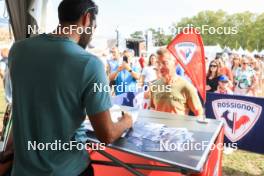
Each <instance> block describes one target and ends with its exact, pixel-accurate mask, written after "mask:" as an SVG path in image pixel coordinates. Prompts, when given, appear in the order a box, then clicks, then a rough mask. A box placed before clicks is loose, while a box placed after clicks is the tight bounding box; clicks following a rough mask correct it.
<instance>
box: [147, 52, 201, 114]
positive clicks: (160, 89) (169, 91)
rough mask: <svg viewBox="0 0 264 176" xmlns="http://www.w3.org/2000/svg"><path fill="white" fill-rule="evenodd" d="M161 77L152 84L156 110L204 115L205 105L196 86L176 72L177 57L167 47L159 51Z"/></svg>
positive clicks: (153, 105) (151, 94) (151, 100)
mask: <svg viewBox="0 0 264 176" xmlns="http://www.w3.org/2000/svg"><path fill="white" fill-rule="evenodd" d="M157 58H158V61H157V65H158V71H159V73H160V76H161V78H160V79H158V80H156V81H154V82H153V83H152V84H151V85H150V106H151V108H153V109H154V110H156V111H163V112H169V113H174V114H178V115H188V114H189V113H190V111H192V112H193V114H195V115H196V116H200V115H203V107H202V104H201V102H200V99H199V96H198V93H197V90H196V89H195V87H194V86H193V85H192V84H191V83H189V82H188V81H186V80H185V79H184V78H182V77H180V76H178V75H176V74H175V70H176V65H177V63H176V59H175V58H174V57H173V56H172V54H171V53H170V51H168V50H167V49H166V48H161V49H159V50H158V52H157Z"/></svg>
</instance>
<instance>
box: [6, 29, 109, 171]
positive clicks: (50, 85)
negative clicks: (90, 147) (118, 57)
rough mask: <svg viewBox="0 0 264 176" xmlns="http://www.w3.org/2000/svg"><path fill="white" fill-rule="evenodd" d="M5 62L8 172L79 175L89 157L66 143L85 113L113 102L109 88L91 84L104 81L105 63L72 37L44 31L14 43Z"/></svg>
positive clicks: (106, 108) (95, 112)
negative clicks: (10, 141)
mask: <svg viewBox="0 0 264 176" xmlns="http://www.w3.org/2000/svg"><path fill="white" fill-rule="evenodd" d="M9 67H10V73H11V81H12V88H13V90H12V91H13V92H12V93H13V134H14V151H15V155H14V157H15V159H14V164H13V170H12V176H36V175H37V176H66V175H67V176H77V175H78V174H80V173H81V172H82V171H84V169H85V168H86V167H87V166H88V164H89V156H88V153H87V152H86V151H85V150H77V149H76V148H75V147H73V149H69V147H67V146H68V145H67V144H70V141H71V138H72V136H73V134H74V131H75V130H76V129H77V128H78V127H79V126H80V125H81V123H82V122H83V120H84V118H85V115H88V116H89V115H94V114H97V113H99V112H103V111H105V110H108V109H109V108H110V107H111V106H112V104H111V100H110V95H109V93H108V92H99V91H94V83H99V84H100V83H101V84H102V85H103V86H104V85H108V81H107V78H106V75H105V71H104V66H103V64H102V63H101V61H100V60H99V59H98V58H97V57H96V56H94V55H92V54H89V53H88V52H87V51H85V50H84V49H82V48H81V47H80V46H79V45H78V44H76V43H75V42H74V41H72V40H70V39H67V38H60V37H55V36H52V35H48V34H42V35H38V36H36V37H32V38H29V39H26V40H22V41H18V42H16V43H15V44H14V45H13V46H12V49H11V51H10V55H9ZM49 143H50V144H49ZM54 143H57V145H55V146H57V149H56V148H54ZM51 144H53V148H52V147H51ZM63 144H65V145H64V148H62V145H63ZM60 145H61V147H60ZM34 147H35V148H34ZM34 149H37V150H34ZM53 149H55V150H53ZM63 149H65V150H63ZM67 149H69V150H67Z"/></svg>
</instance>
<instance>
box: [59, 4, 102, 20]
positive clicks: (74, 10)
mask: <svg viewBox="0 0 264 176" xmlns="http://www.w3.org/2000/svg"><path fill="white" fill-rule="evenodd" d="M87 12H89V13H90V14H91V18H92V19H95V16H96V15H97V14H98V7H97V5H96V4H95V3H94V2H93V0H63V1H62V2H61V3H60V5H59V7H58V15H59V20H60V22H71V23H72V22H76V21H78V20H79V19H80V17H81V16H82V15H84V14H85V13H87Z"/></svg>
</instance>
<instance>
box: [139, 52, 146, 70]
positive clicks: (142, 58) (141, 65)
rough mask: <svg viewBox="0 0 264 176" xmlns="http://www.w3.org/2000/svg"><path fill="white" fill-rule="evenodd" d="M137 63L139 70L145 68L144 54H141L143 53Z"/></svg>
mask: <svg viewBox="0 0 264 176" xmlns="http://www.w3.org/2000/svg"><path fill="white" fill-rule="evenodd" d="M138 62H139V64H140V67H141V69H142V70H143V69H144V67H145V54H143V53H142V54H141V56H140V58H139V60H138Z"/></svg>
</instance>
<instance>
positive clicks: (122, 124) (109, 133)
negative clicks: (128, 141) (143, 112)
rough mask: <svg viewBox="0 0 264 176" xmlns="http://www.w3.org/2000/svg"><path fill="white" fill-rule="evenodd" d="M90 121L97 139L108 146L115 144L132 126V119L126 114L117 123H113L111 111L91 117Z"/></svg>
mask: <svg viewBox="0 0 264 176" xmlns="http://www.w3.org/2000/svg"><path fill="white" fill-rule="evenodd" d="M120 117H121V114H120ZM89 119H90V121H91V124H92V127H93V129H94V132H95V134H96V137H97V138H98V139H99V140H100V141H101V142H104V143H106V144H109V143H112V142H114V141H115V140H116V139H118V138H119V137H120V136H121V135H122V134H123V132H124V131H125V130H126V129H128V128H131V126H132V118H131V116H130V115H128V114H126V113H125V114H124V115H123V117H122V118H121V119H120V120H119V121H118V122H117V123H113V121H112V119H111V115H110V112H109V110H107V111H104V112H100V113H98V114H95V115H93V116H89Z"/></svg>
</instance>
